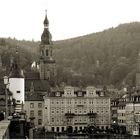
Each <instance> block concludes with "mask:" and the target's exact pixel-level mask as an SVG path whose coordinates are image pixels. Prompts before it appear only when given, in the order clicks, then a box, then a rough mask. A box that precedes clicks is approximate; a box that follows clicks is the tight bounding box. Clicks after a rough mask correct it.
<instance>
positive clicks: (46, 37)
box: [41, 10, 52, 45]
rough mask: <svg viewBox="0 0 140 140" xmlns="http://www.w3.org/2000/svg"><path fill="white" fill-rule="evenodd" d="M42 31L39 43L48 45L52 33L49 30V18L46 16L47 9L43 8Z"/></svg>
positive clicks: (50, 41) (50, 42)
mask: <svg viewBox="0 0 140 140" xmlns="http://www.w3.org/2000/svg"><path fill="white" fill-rule="evenodd" d="M43 23H44V31H43V33H42V36H41V44H42V45H49V44H52V35H51V34H50V32H49V20H48V18H47V10H45V19H44V22H43Z"/></svg>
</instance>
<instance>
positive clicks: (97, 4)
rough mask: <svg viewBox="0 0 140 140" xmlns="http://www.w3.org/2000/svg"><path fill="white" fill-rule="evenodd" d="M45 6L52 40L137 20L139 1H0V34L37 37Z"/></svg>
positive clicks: (139, 14) (139, 9)
mask: <svg viewBox="0 0 140 140" xmlns="http://www.w3.org/2000/svg"><path fill="white" fill-rule="evenodd" d="M45 9H47V14H48V19H49V22H50V26H49V27H50V32H51V34H52V39H53V40H61V39H66V38H72V37H76V36H81V35H86V34H89V33H94V32H98V31H103V30H104V29H107V28H110V27H116V26H117V25H119V24H121V23H129V22H134V21H140V0H0V37H12V38H13V37H15V38H17V39H25V40H32V39H34V40H40V36H41V34H42V32H43V20H44V16H45Z"/></svg>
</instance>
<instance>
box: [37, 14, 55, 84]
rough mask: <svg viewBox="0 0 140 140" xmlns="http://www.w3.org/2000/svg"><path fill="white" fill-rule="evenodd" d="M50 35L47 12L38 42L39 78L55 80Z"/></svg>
mask: <svg viewBox="0 0 140 140" xmlns="http://www.w3.org/2000/svg"><path fill="white" fill-rule="evenodd" d="M52 46H53V43H52V36H51V34H50V32H49V21H48V18H47V12H46V15H45V20H44V31H43V33H42V35H41V43H40V70H39V72H40V79H41V80H48V81H50V82H55V77H56V67H55V60H54V59H53V47H52Z"/></svg>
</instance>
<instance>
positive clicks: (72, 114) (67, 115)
mask: <svg viewBox="0 0 140 140" xmlns="http://www.w3.org/2000/svg"><path fill="white" fill-rule="evenodd" d="M65 116H66V117H67V118H73V117H74V116H75V114H74V113H65Z"/></svg>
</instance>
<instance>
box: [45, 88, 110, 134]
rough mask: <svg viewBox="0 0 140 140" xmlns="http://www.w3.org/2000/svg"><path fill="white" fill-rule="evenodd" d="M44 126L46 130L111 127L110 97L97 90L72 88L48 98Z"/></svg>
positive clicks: (57, 92) (47, 96)
mask: <svg viewBox="0 0 140 140" xmlns="http://www.w3.org/2000/svg"><path fill="white" fill-rule="evenodd" d="M43 124H44V126H45V129H46V131H54V132H63V131H66V130H68V129H69V130H70V131H71V132H73V131H79V130H82V129H84V128H86V127H87V126H90V125H92V126H97V127H99V128H101V129H107V128H110V98H109V97H108V96H105V94H104V92H103V91H97V90H96V88H95V87H87V88H86V89H79V88H75V87H71V86H67V87H65V88H64V89H63V90H55V91H52V92H51V93H50V94H47V95H46V96H45V97H44V116H43Z"/></svg>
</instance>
